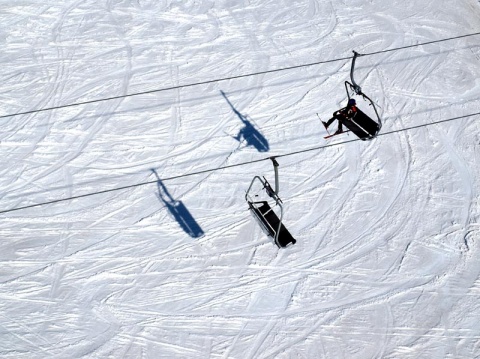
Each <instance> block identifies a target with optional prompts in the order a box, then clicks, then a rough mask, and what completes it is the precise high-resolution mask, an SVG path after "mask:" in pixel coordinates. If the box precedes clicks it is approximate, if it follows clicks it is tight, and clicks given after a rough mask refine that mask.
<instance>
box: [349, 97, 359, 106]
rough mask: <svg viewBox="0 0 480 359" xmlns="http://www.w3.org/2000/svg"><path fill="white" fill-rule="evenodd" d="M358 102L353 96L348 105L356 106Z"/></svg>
mask: <svg viewBox="0 0 480 359" xmlns="http://www.w3.org/2000/svg"><path fill="white" fill-rule="evenodd" d="M356 104H357V101H355V99H354V98H351V99H350V100H348V106H355V105H356Z"/></svg>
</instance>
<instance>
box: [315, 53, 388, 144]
mask: <svg viewBox="0 0 480 359" xmlns="http://www.w3.org/2000/svg"><path fill="white" fill-rule="evenodd" d="M353 53H354V56H353V61H352V67H351V70H350V78H351V80H352V82H349V81H345V90H346V92H347V97H348V104H347V106H346V107H344V108H341V109H340V110H338V111H335V112H334V114H333V117H332V118H331V119H330V120H329V121H328V122H323V121H322V122H323V124H324V125H325V128H328V125H330V123H331V122H332V121H333V120H338V122H339V128H338V130H337V132H335V133H334V134H333V135H328V136H325V138H330V137H333V136H336V135H339V134H340V133H343V132H344V131H343V127H342V126H345V127H346V128H347V129H348V131H349V132H352V133H354V134H355V135H356V136H357V137H358V138H360V139H361V140H364V141H365V140H371V139H373V138H375V137H376V136H377V135H378V132H379V131H380V129H381V128H382V120H381V118H380V116H379V114H378V111H377V108H376V106H375V103H374V102H373V101H372V100H371V99H370V97H368V96H367V95H365V94H364V93H363V92H362V89H361V87H360V86H358V85H357V84H356V83H355V80H354V79H353V72H354V69H355V60H356V58H357V56H359V54H358V53H357V52H355V51H354V52H353ZM351 94H356V95H358V96H361V98H362V99H363V100H364V103H366V104H367V105H368V106H371V107H372V108H373V111H370V112H371V113H372V114H374V115H375V117H376V119H375V120H374V119H372V118H371V117H370V116H369V115H367V114H366V113H365V112H364V111H362V110H361V109H360V108H359V107H358V104H357V101H356V100H355V99H354V98H353V97H352V95H351ZM327 131H328V129H327ZM345 132H346V131H345Z"/></svg>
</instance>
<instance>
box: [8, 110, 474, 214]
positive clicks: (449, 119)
mask: <svg viewBox="0 0 480 359" xmlns="http://www.w3.org/2000/svg"><path fill="white" fill-rule="evenodd" d="M479 115H480V112H476V113H471V114H468V115H463V116H457V117H452V118H448V119H444V120H439V121H435V122H430V123H424V124H421V125H416V126H411V127H406V128H402V129H398V130H392V131H388V132H383V133H380V134H378V135H377V137H380V136H387V135H391V134H394V133H399V132H406V131H410V130H414V129H418V128H421V127H428V126H432V125H437V124H440V123H445V122H451V121H456V120H461V119H465V118H468V117H473V116H479ZM357 141H361V140H360V139H352V140H347V141H343V142H336V143H331V144H327V145H322V146H316V147H311V148H307V149H304V150H299V151H293V152H289V153H284V154H280V155H275V156H269V157H266V158H260V159H256V160H251V161H247V162H241V163H236V164H233V165H226V166H221V167H217V168H210V169H206V170H202V171H196V172H190V173H185V174H181V175H177V176H172V177H167V178H161V179H160V180H161V181H162V182H166V181H171V180H174V179H178V178H185V177H189V176H195V175H200V174H205V173H211V172H216V171H221V170H225V169H229V168H234V167H240V166H246V165H250V164H253V163H259V162H263V161H271V159H272V157H274V158H281V157H287V156H293V155H298V154H301V153H306V152H311V151H319V150H322V149H325V148H329V147H334V146H340V145H345V144H347V143H351V142H357ZM158 181H159V180H158V179H156V180H153V181H146V182H140V183H135V184H132V185H128V186H121V187H115V188H110V189H106V190H102V191H96V192H90V193H85V194H82V195H78V196H71V197H66V198H59V199H56V200H52V201H46V202H41V203H35V204H31V205H27V206H21V207H16V208H10V209H5V210H0V214H3V213H9V212H14V211H19V210H23V209H28V208H34V207H40V206H44V205H49V204H55V203H60V202H66V201H72V200H74V199H79V198H85V197H90V196H94V195H97V194H105V193H110V192H115V191H121V190H124V189H130V188H135V187H141V186H146V185H150V184H154V183H158Z"/></svg>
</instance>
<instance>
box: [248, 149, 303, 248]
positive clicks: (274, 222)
mask: <svg viewBox="0 0 480 359" xmlns="http://www.w3.org/2000/svg"><path fill="white" fill-rule="evenodd" d="M270 159H271V160H272V162H273V167H274V169H275V190H274V189H273V188H272V187H271V186H270V183H268V181H267V179H266V178H265V177H263V178H260V177H259V176H255V177H254V178H253V180H252V182H251V183H250V187H248V190H247V192H246V193H245V200H246V201H247V203H248V207H249V209H250V210H251V212H252V214H253V216H254V217H255V219H256V220H257V221H258V223H259V224H260V226H261V227H262V229H263V231H264V232H265V233H266V234H267V235H269V236H270V237H272V238H273V240H274V242H275V244H276V245H277V246H278V247H279V248H283V247H287V246H289V245H292V244H295V243H296V242H297V241H296V240H295V238H293V236H292V235H291V234H290V232H289V231H288V229H287V228H286V227H285V226H284V225H283V223H282V220H283V205H282V200H281V199H280V197H279V196H278V169H277V167H278V162H277V161H276V160H275V158H274V157H272V158H270ZM255 182H259V183H260V184H261V189H262V190H265V192H266V194H267V195H268V197H269V198H270V199H273V201H274V202H275V204H274V205H275V206H278V207H279V208H280V217H279V216H278V215H277V213H275V211H274V210H273V208H272V206H271V205H270V204H269V202H268V200H256V199H253V198H252V196H251V194H250V192H251V190H252V187H253V185H254V183H255ZM255 197H257V195H255Z"/></svg>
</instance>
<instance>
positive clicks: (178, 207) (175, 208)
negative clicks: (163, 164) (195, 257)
mask: <svg viewBox="0 0 480 359" xmlns="http://www.w3.org/2000/svg"><path fill="white" fill-rule="evenodd" d="M152 172H153V174H154V175H155V177H157V187H158V193H157V196H158V199H159V200H160V202H162V203H163V204H164V205H165V207H167V209H168V211H169V212H170V214H171V215H172V216H173V218H174V219H175V220H176V221H177V222H178V224H179V225H180V227H181V228H182V229H183V230H184V231H185V233H187V234H188V235H189V236H190V237H192V238H200V237H202V236H203V235H204V232H203V230H202V228H201V227H200V226H199V225H198V223H197V221H195V218H193V217H192V214H191V213H190V212H189V210H188V209H187V207H185V205H184V204H183V202H182V201H178V200H175V199H174V198H173V197H172V196H171V195H170V193H169V192H168V190H167V187H165V185H164V184H163V182H162V180H161V179H160V177H159V176H158V173H157V171H155V170H154V169H153V168H152Z"/></svg>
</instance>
